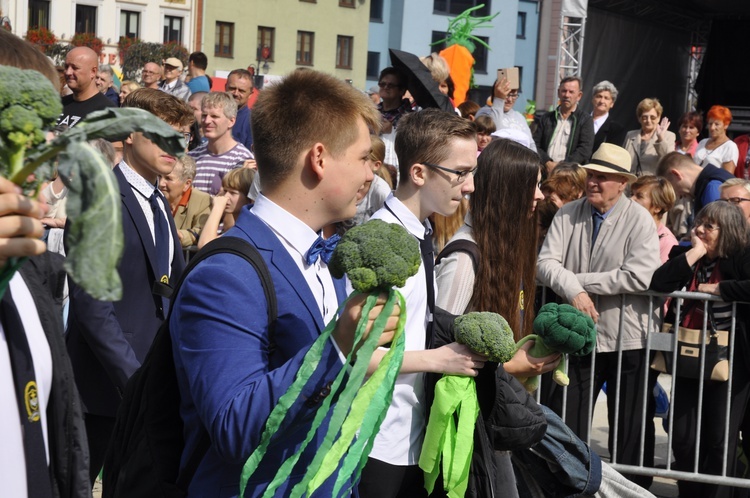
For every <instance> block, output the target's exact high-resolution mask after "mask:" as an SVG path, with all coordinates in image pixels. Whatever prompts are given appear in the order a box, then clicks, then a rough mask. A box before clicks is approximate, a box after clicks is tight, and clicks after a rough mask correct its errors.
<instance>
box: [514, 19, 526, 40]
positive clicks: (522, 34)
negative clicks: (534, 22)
mask: <svg viewBox="0 0 750 498" xmlns="http://www.w3.org/2000/svg"><path fill="white" fill-rule="evenodd" d="M516 38H520V39H522V40H524V39H526V12H519V13H518V20H517V22H516Z"/></svg>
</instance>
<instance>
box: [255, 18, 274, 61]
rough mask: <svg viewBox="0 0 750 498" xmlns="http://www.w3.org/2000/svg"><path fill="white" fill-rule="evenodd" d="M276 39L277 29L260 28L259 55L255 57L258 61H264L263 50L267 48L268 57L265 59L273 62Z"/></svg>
mask: <svg viewBox="0 0 750 498" xmlns="http://www.w3.org/2000/svg"><path fill="white" fill-rule="evenodd" d="M275 38H276V28H267V27H265V26H258V54H257V55H256V57H255V58H256V60H260V59H264V57H263V49H264V48H267V49H268V50H267V51H266V52H267V53H268V57H265V59H266V60H269V61H271V62H273V56H274V40H275Z"/></svg>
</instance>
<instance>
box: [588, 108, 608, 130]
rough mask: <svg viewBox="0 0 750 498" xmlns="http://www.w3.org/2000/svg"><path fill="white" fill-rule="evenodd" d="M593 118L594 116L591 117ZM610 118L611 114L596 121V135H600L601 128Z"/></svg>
mask: <svg viewBox="0 0 750 498" xmlns="http://www.w3.org/2000/svg"><path fill="white" fill-rule="evenodd" d="M591 117H593V114H592V115H591ZM608 117H609V113H607V114H605V115H604V116H599V117H598V118H596V119H594V134H596V133H599V128H601V127H602V125H603V124H604V123H605V122H606V121H607V118H608Z"/></svg>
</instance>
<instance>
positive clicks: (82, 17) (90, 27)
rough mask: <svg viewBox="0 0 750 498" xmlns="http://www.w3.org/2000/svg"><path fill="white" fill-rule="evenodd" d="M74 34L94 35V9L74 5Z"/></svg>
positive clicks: (89, 6)
mask: <svg viewBox="0 0 750 498" xmlns="http://www.w3.org/2000/svg"><path fill="white" fill-rule="evenodd" d="M76 33H94V34H96V7H92V6H91V5H76Z"/></svg>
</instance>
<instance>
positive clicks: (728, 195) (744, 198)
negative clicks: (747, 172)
mask: <svg viewBox="0 0 750 498" xmlns="http://www.w3.org/2000/svg"><path fill="white" fill-rule="evenodd" d="M719 192H720V194H719V195H720V198H721V200H722V201H726V202H729V203H731V204H734V205H735V206H739V208H740V209H742V214H744V215H745V219H746V220H747V221H748V222H750V181H748V180H745V179H744V178H730V179H729V180H727V181H725V182H724V183H722V184H721V187H719Z"/></svg>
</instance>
